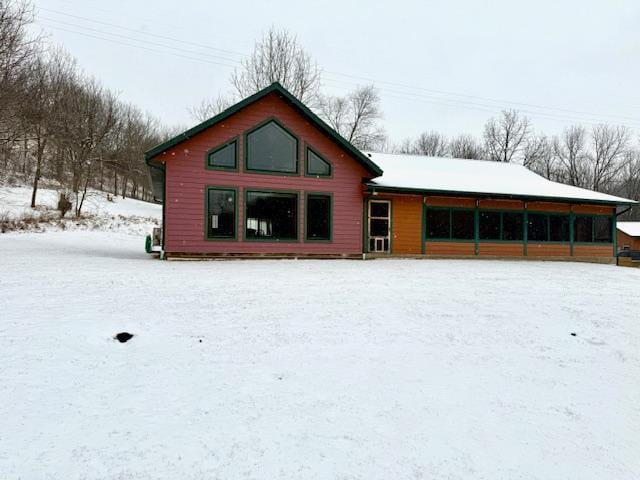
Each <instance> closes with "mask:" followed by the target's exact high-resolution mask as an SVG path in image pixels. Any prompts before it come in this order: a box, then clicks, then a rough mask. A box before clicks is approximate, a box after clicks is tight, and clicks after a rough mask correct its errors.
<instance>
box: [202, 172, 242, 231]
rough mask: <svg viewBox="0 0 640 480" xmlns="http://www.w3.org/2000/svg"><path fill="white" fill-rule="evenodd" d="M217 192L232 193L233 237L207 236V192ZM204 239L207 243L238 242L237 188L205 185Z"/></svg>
mask: <svg viewBox="0 0 640 480" xmlns="http://www.w3.org/2000/svg"><path fill="white" fill-rule="evenodd" d="M210 190H217V191H224V192H233V236H231V237H228V236H220V235H210V234H209V191H210ZM204 239H205V240H208V241H214V242H220V241H226V242H229V241H231V242H235V241H237V240H238V188H237V187H229V186H226V185H205V188H204Z"/></svg>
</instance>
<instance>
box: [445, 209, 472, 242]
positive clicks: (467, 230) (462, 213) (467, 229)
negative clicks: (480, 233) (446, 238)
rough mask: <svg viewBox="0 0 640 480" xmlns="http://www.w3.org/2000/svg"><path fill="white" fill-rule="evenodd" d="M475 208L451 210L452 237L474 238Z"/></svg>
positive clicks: (457, 238)
mask: <svg viewBox="0 0 640 480" xmlns="http://www.w3.org/2000/svg"><path fill="white" fill-rule="evenodd" d="M474 225H475V214H474V212H473V210H451V238H453V239H456V240H473V239H474V237H475V228H474Z"/></svg>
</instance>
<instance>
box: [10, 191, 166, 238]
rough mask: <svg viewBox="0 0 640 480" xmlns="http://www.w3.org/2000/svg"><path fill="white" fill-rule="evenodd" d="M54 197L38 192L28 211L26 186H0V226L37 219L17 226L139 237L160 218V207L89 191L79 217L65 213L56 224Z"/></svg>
mask: <svg viewBox="0 0 640 480" xmlns="http://www.w3.org/2000/svg"><path fill="white" fill-rule="evenodd" d="M58 195H59V194H58V191H57V190H55V189H52V188H42V189H40V190H38V195H37V197H36V208H35V209H32V208H31V207H30V203H31V188H30V187H7V186H0V226H1V224H2V221H3V220H13V221H19V220H20V219H24V218H27V219H30V218H38V219H40V221H39V222H21V223H20V222H19V223H18V224H19V225H20V226H21V228H23V229H25V230H28V231H29V230H37V231H46V230H60V229H73V230H111V231H117V232H127V233H130V234H139V235H142V234H146V233H149V232H150V231H151V229H152V228H153V227H154V226H155V225H157V224H158V223H159V222H160V219H161V217H162V206H161V205H157V204H153V203H148V202H142V201H140V200H133V199H131V198H124V199H123V198H122V197H117V196H115V197H113V196H112V198H111V200H108V199H107V194H106V193H104V192H100V191H97V190H90V191H89V193H88V196H87V198H86V200H85V202H84V205H83V208H82V214H83V216H82V218H80V219H76V218H74V217H73V212H69V213H67V215H66V217H65V219H64V221H60V220H59V213H58V212H57V210H56V205H57V202H58ZM11 229H13V228H11ZM11 229H10V230H11ZM0 231H1V230H0Z"/></svg>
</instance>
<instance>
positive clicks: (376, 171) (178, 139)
mask: <svg viewBox="0 0 640 480" xmlns="http://www.w3.org/2000/svg"><path fill="white" fill-rule="evenodd" d="M274 92H275V93H277V94H279V95H280V96H281V97H282V98H283V99H284V100H285V101H286V102H288V103H289V104H290V105H292V106H293V107H294V108H295V109H296V110H298V111H299V112H300V113H301V114H302V115H303V116H304V117H306V118H307V119H308V120H309V121H311V123H313V124H314V125H315V126H316V127H318V128H319V129H320V130H321V131H322V132H323V133H324V134H326V135H327V136H328V137H329V138H330V139H332V140H333V141H334V142H336V143H337V144H338V145H340V146H341V147H342V148H344V149H345V150H347V151H348V152H349V153H350V154H351V155H353V157H354V158H355V159H356V160H357V161H358V162H359V163H360V164H361V165H362V166H363V167H364V168H365V169H366V170H367V171H368V172H369V173H371V174H372V175H373V176H375V177H378V176H380V175H382V170H381V169H380V167H379V166H378V165H376V164H375V163H374V162H372V161H371V159H370V158H369V157H368V156H366V155H364V154H363V153H362V152H361V151H360V150H358V149H357V148H356V147H354V146H353V145H352V144H351V143H349V142H348V141H347V140H345V139H344V138H343V137H342V136H341V135H340V134H339V133H338V132H336V131H335V130H334V129H333V128H331V127H330V126H329V125H327V123H325V122H324V120H322V119H321V118H320V117H318V116H317V115H316V114H315V113H313V112H312V111H311V110H310V109H309V108H308V107H307V106H306V105H304V104H303V103H302V102H301V101H300V100H298V99H297V98H296V97H294V96H293V95H292V94H291V93H289V91H288V90H287V89H286V88H284V87H283V86H282V85H280V83H278V82H274V83H272V84H271V85H269V86H268V87H266V88H263V89H262V90H260V91H259V92H257V93H254V94H253V95H251V96H250V97H247V98H245V99H244V100H241V101H240V102H238V103H236V104H235V105H232V106H231V107H229V108H227V109H226V110H224V111H223V112H220V113H219V114H218V115H216V116H214V117H212V118H210V119H209V120H205V121H204V122H202V123H200V124H199V125H196V126H195V127H193V128H190V129H189V130H187V131H185V132H183V133H181V134H179V135H176V136H175V137H173V138H171V139H169V140H167V141H166V142H163V143H161V144H160V145H156V146H155V147H153V148H152V149H150V150H147V151H146V152H145V153H144V158H145V161H146V162H147V164H149V162H150V161H151V160H152V159H153V158H154V157H155V156H157V155H159V154H161V153H162V152H164V151H166V150H168V149H170V148H172V147H175V146H176V145H178V144H180V143H182V142H184V141H185V140H188V139H190V138H191V137H193V136H194V135H197V134H198V133H200V132H202V131H203V130H206V129H207V128H209V127H211V126H213V125H215V124H216V123H218V122H221V121H223V120H225V119H227V118H228V117H230V116H231V115H233V114H234V113H236V112H238V111H239V110H241V109H243V108H245V107H247V106H248V105H251V104H252V103H254V102H257V101H258V100H260V99H261V98H264V97H266V96H267V95H269V94H270V93H274Z"/></svg>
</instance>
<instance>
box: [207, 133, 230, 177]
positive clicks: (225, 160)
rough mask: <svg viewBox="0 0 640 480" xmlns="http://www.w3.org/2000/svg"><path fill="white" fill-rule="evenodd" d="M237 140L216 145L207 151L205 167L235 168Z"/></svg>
mask: <svg viewBox="0 0 640 480" xmlns="http://www.w3.org/2000/svg"><path fill="white" fill-rule="evenodd" d="M236 147H237V141H236V140H234V141H232V142H231V143H228V144H226V145H223V146H222V147H217V148H215V149H213V150H212V151H210V152H209V153H207V167H209V168H214V169H223V170H235V169H236V168H237V166H238V162H237V160H236V159H237V157H236V153H237V148H236Z"/></svg>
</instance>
